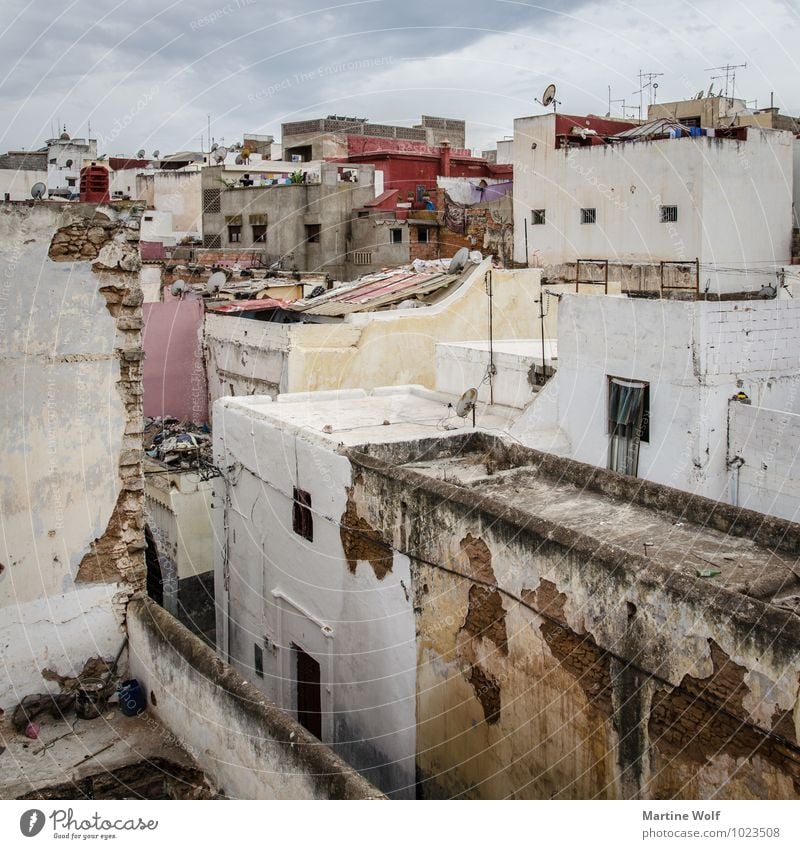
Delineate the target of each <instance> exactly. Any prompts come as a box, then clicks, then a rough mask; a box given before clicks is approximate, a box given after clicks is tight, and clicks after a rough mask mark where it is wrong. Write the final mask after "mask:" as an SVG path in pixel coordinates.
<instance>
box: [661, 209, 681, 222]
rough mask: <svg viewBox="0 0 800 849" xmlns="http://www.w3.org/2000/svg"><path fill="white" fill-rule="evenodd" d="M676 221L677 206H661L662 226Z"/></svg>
mask: <svg viewBox="0 0 800 849" xmlns="http://www.w3.org/2000/svg"><path fill="white" fill-rule="evenodd" d="M677 220H678V207H677V206H662V207H661V223H662V224H671V223H672V222H674V221H677Z"/></svg>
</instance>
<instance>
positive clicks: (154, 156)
mask: <svg viewBox="0 0 800 849" xmlns="http://www.w3.org/2000/svg"><path fill="white" fill-rule="evenodd" d="M159 156H161V151H160V150H154V151H153V159H158V157H159Z"/></svg>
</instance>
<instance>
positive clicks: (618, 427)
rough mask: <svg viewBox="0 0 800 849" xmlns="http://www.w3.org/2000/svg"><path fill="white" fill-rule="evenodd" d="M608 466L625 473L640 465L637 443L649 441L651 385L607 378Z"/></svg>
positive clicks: (617, 378)
mask: <svg viewBox="0 0 800 849" xmlns="http://www.w3.org/2000/svg"><path fill="white" fill-rule="evenodd" d="M608 433H609V436H610V444H609V457H608V467H609V469H612V470H613V471H615V472H620V473H622V474H625V475H635V474H637V472H638V468H639V444H640V443H641V442H649V441H650V385H649V384H648V383H644V382H642V381H638V380H625V379H623V378H619V377H610V378H609V379H608Z"/></svg>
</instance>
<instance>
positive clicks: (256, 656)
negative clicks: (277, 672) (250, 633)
mask: <svg viewBox="0 0 800 849" xmlns="http://www.w3.org/2000/svg"><path fill="white" fill-rule="evenodd" d="M253 667H254V669H255V671H256V675H258V677H259V678H263V677H264V649H262V648H261V646H260V645H259V644H258V643H253Z"/></svg>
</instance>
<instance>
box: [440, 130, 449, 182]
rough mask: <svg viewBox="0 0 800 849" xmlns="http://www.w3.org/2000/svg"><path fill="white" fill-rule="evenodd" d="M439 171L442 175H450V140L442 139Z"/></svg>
mask: <svg viewBox="0 0 800 849" xmlns="http://www.w3.org/2000/svg"><path fill="white" fill-rule="evenodd" d="M439 171H440V172H441V175H442V177H449V176H450V140H449V139H442V141H441V144H440V146H439Z"/></svg>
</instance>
